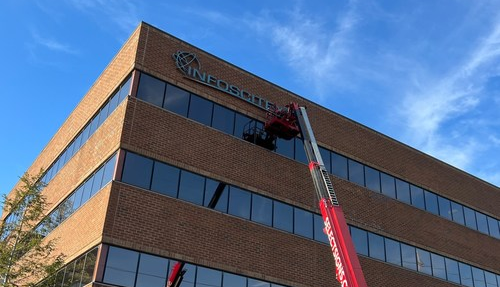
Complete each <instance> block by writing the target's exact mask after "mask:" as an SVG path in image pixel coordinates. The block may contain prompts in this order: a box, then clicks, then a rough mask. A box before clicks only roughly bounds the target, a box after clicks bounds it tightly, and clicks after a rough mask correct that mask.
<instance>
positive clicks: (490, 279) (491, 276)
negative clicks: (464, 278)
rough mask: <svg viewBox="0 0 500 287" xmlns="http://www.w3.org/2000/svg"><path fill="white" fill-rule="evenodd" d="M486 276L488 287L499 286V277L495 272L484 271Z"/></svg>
mask: <svg viewBox="0 0 500 287" xmlns="http://www.w3.org/2000/svg"><path fill="white" fill-rule="evenodd" d="M484 278H485V279H486V287H498V286H499V285H497V281H496V280H497V279H496V276H495V274H493V273H491V272H488V271H484ZM498 284H500V282H499V283H498Z"/></svg>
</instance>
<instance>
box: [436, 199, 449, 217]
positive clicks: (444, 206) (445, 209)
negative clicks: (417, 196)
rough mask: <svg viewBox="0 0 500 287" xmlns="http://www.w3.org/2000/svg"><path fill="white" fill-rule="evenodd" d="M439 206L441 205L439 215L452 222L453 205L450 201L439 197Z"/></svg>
mask: <svg viewBox="0 0 500 287" xmlns="http://www.w3.org/2000/svg"><path fill="white" fill-rule="evenodd" d="M438 205H439V215H441V217H444V218H446V219H449V220H451V219H452V217H451V205H450V201H449V200H448V199H446V198H444V197H441V196H438Z"/></svg>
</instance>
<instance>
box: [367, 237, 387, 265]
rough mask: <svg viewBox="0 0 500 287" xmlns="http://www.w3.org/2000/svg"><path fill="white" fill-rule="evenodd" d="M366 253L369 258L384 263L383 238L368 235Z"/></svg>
mask: <svg viewBox="0 0 500 287" xmlns="http://www.w3.org/2000/svg"><path fill="white" fill-rule="evenodd" d="M368 251H369V253H370V255H369V256H370V257H372V258H376V259H379V260H383V261H385V250H384V238H383V237H382V236H380V235H377V234H374V233H368Z"/></svg>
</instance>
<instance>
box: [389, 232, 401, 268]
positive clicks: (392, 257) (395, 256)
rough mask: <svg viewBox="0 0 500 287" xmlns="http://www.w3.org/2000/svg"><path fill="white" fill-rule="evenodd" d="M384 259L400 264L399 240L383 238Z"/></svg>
mask: <svg viewBox="0 0 500 287" xmlns="http://www.w3.org/2000/svg"><path fill="white" fill-rule="evenodd" d="M385 258H386V259H385V260H386V261H387V262H389V263H392V264H396V265H399V266H401V247H400V246H399V242H397V241H394V240H392V239H389V238H385Z"/></svg>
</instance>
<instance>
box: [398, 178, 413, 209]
mask: <svg viewBox="0 0 500 287" xmlns="http://www.w3.org/2000/svg"><path fill="white" fill-rule="evenodd" d="M396 193H397V198H398V199H399V200H400V201H402V202H406V203H408V204H411V199H410V184H409V183H407V182H406V181H402V180H400V179H397V178H396Z"/></svg>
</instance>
